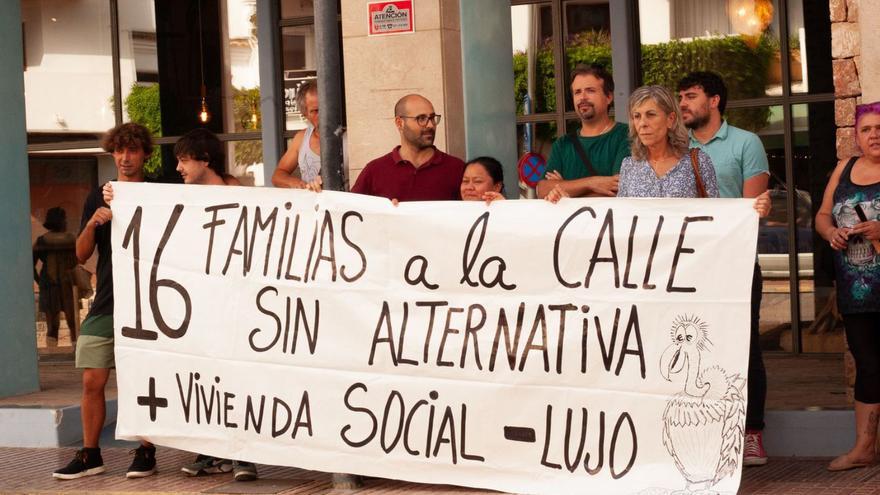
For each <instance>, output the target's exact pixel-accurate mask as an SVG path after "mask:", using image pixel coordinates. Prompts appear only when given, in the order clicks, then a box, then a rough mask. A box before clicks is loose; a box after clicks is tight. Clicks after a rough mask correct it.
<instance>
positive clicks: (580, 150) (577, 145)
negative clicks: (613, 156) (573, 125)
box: [568, 134, 599, 177]
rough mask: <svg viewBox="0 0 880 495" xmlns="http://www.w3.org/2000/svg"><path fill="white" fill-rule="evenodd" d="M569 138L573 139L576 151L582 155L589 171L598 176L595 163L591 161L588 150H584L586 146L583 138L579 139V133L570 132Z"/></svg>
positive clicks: (593, 175) (582, 159)
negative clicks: (594, 166)
mask: <svg viewBox="0 0 880 495" xmlns="http://www.w3.org/2000/svg"><path fill="white" fill-rule="evenodd" d="M568 140H569V141H571V144H572V146H574V151H575V152H576V153H577V155H578V156H579V157H580V159H581V161H582V162H584V166H586V167H587V172H589V174H590V176H592V177H596V176H598V175H599V174H597V173H596V169H594V168H593V164H592V163H591V162H590V157H588V156H587V152H586V150H584V146H583V145H582V144H581V140H580V139H578V137H577V135H576V134H569V135H568Z"/></svg>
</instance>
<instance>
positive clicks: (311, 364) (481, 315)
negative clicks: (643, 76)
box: [113, 183, 758, 495]
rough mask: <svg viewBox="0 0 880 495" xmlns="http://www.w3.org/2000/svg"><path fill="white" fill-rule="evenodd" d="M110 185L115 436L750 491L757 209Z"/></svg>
mask: <svg viewBox="0 0 880 495" xmlns="http://www.w3.org/2000/svg"><path fill="white" fill-rule="evenodd" d="M114 190H115V199H114V202H113V266H114V270H113V281H114V286H115V302H116V309H115V314H114V321H115V327H116V328H115V332H116V366H117V380H118V384H119V413H118V421H117V429H116V434H117V437H119V438H123V439H135V438H144V439H148V440H149V441H151V442H154V443H157V444H159V445H166V446H171V447H175V448H180V449H185V450H189V451H192V452H200V453H205V454H211V455H215V456H218V457H224V458H231V459H240V460H247V461H253V462H257V463H262V464H270V465H288V466H297V467H301V468H307V469H315V470H320V471H328V472H343V473H355V474H363V475H369V476H378V477H383V478H396V479H403V480H410V481H418V482H430V483H444V484H456V485H464V486H472V487H482V488H491V489H497V490H503V491H511V492H516V493H534V494H554V495H556V494H567V493H587V492H589V493H603V494H613V493H652V494H653V493H667V492H671V491H675V490H683V489H688V490H697V489H711V490H713V491H717V492H720V493H735V492H736V491H737V489H738V486H739V480H740V474H741V457H742V442H743V428H744V420H745V406H746V401H745V391H746V387H745V381H746V380H745V377H746V367H747V363H748V343H749V301H750V287H751V281H752V267H753V264H754V260H755V246H756V237H757V229H758V226H757V224H758V222H757V215H756V213H755V212H754V210H753V209H752V201H748V200H708V199H706V200H657V199H650V200H649V199H627V200H625V199H589V200H563V201H561V202H560V203H559V204H557V205H552V204H549V203H546V202H544V201H503V202H497V203H494V204H492V205H490V206H487V205H485V204H484V203H481V202H472V203H469V202H425V203H402V204H400V205H399V206H397V207H394V206H392V205H391V204H390V202H389V201H387V200H385V199H381V198H371V197H365V196H359V195H355V194H344V193H333V192H324V193H320V194H313V193H309V192H305V191H297V190H293V191H292V190H279V189H264V188H242V187H203V186H193V185H190V186H173V185H159V184H126V183H115V185H114ZM160 455H161V454H160Z"/></svg>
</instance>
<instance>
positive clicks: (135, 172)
mask: <svg viewBox="0 0 880 495" xmlns="http://www.w3.org/2000/svg"><path fill="white" fill-rule="evenodd" d="M103 147H104V150H105V151H107V152H109V153H110V154H112V155H113V161H114V163H115V164H116V171H117V178H116V180H118V181H120V182H143V181H144V162H146V160H147V158H149V156H150V154H151V153H152V152H153V140H152V138H151V137H150V131H148V130H147V129H146V128H145V127H143V126H141V125H138V124H132V123H127V124H121V125H119V126H117V127H114V128H113V129H111V130H110V131H109V132H108V133H107V134H106V135H105V136H104V140H103ZM111 218H112V214H111V212H110V208H109V206H108V205H107V203H105V202H104V198H103V194H102V188H101V187H98V188H95V189H94V190H93V191H92V192H91V193H90V194H89V196H88V197H87V198H86V201H85V205H84V206H83V216H82V222H81V225H80V234H79V237H77V239H76V257H77V259H78V261H79V262H80V263H85V262H86V260H88V259H89V258H90V257H91V256H92V253H94V251H95V248H97V249H98V268H97V291H96V292H95V300H94V302H93V303H92V307H91V309H90V310H89V314H88V316H86V319H85V321H83V323H82V327H81V329H80V337H79V339H77V342H76V367H77V368H81V369H82V370H83V395H82V403H81V415H82V428H83V448H82V449H80V450H78V451H77V452H76V455H75V456H74V458H73V460H72V461H70V463H69V464H67V466H65V467H63V468H61V469H58V470H57V471H55V472H54V473H52V476H53V477H54V478H57V479H62V480H71V479H77V478H82V477H84V476H92V475H95V474H100V473H103V472H104V471H105V467H104V461H103V459H102V458H101V449H100V447H99V446H98V441H99V439H100V436H101V429H102V428H103V427H104V418H105V416H106V413H107V405H106V403H105V401H104V388H105V386H106V385H107V380H108V378H109V377H110V370H111V369H113V368H115V362H114V361H115V356H114V354H113V265H112V254H111V245H110V219H111ZM155 472H156V448H155V447H154V446H153V445H151V444H150V443H148V442H141V446H140V447H138V448H137V449H136V450H135V451H134V460H133V461H132V463H131V466H130V467H129V468H128V471H127V472H126V477H128V478H143V477H146V476H150V475H151V474H153V473H155Z"/></svg>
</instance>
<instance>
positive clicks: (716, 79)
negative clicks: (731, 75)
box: [678, 71, 727, 115]
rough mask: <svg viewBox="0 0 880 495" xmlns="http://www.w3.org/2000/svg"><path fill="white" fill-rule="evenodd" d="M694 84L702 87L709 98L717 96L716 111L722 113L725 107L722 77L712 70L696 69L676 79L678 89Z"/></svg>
mask: <svg viewBox="0 0 880 495" xmlns="http://www.w3.org/2000/svg"><path fill="white" fill-rule="evenodd" d="M694 86H699V87H701V88H703V92H704V93H706V96H708V97H710V98H711V97H713V96H718V97H719V99H718V113H720V114H721V115H724V110H725V109H726V108H727V86H726V85H725V84H724V79H722V78H721V76H719V75H718V74H716V73H714V72H709V71H697V72H691V73H690V74H688V75H686V76H684V77H683V78H681V80H680V81H678V90H679V91H684V90H686V89H688V88H693V87H694Z"/></svg>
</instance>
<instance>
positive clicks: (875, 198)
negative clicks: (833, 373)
mask: <svg viewBox="0 0 880 495" xmlns="http://www.w3.org/2000/svg"><path fill="white" fill-rule="evenodd" d="M856 139H857V141H858V145H859V148H860V149H861V150H862V156H861V157H853V158H851V159H849V160H841V161H840V163H838V164H837V167H836V168H835V169H834V172H833V173H832V174H831V178H830V179H829V181H828V186H827V187H826V188H825V195H824V196H823V198H822V207H821V208H819V212H818V213H816V231H817V232H818V233H819V235H821V236H822V237H823V238H824V239H825V240H827V241H828V242H829V244H830V245H831V248H832V249H834V266H835V278H836V281H837V307H838V310H839V311H840V313H841V315H843V324H844V328H845V329H846V339H847V343H848V344H849V348H850V351H851V352H852V355H853V358H854V359H855V362H856V384H855V399H856V405H855V413H856V445H855V447H853V449H852V450H850V451H849V452H847V453H846V454H843V455H841V456H840V457H838V458H836V459H834V460H833V461H831V464H829V465H828V469H829V470H830V471H842V470H845V469H852V468H856V467H863V466H867V465H868V464H872V463H874V462H876V461H877V460H878V456H877V452H876V447H875V444H876V440H877V426H878V422H880V102H875V103H869V104H865V105H859V106H858V107H856Z"/></svg>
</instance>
